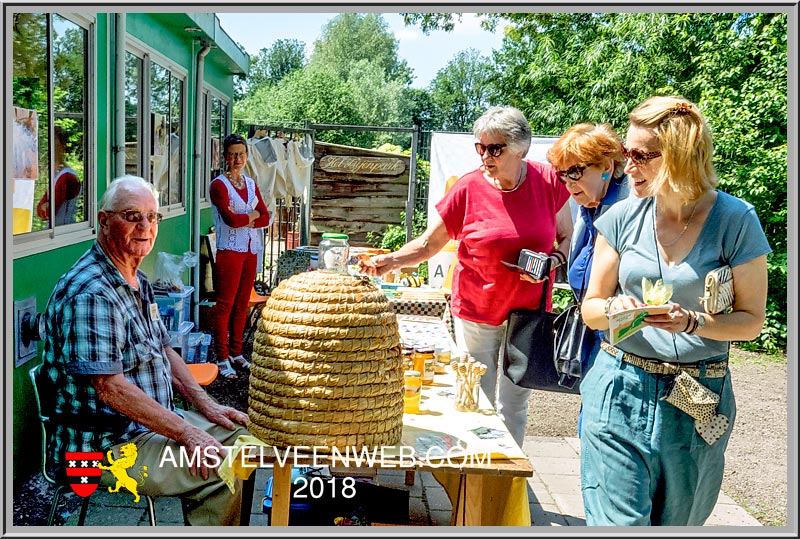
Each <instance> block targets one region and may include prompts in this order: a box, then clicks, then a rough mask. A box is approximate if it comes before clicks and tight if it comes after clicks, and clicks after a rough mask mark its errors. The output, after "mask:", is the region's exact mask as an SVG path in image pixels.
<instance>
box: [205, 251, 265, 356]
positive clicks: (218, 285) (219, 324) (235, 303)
mask: <svg viewBox="0 0 800 539" xmlns="http://www.w3.org/2000/svg"><path fill="white" fill-rule="evenodd" d="M257 258H258V257H257V255H255V254H253V253H251V252H246V253H240V252H238V251H230V250H228V249H218V250H217V257H216V261H215V264H214V276H213V279H214V292H215V294H216V301H217V302H216V304H215V305H214V307H213V308H212V309H211V315H212V316H211V332H212V335H213V337H214V353H215V354H216V357H217V361H225V360H226V359H227V358H228V357H236V356H238V355H240V354H241V353H242V337H243V335H244V326H245V324H246V322H247V304H248V303H249V301H250V292H251V291H252V290H253V283H254V282H255V280H256V266H257ZM229 335H230V339H229V338H228V337H229Z"/></svg>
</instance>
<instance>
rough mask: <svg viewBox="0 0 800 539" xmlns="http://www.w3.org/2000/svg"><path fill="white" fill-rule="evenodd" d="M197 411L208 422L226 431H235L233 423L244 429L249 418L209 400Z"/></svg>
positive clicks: (233, 409)
mask: <svg viewBox="0 0 800 539" xmlns="http://www.w3.org/2000/svg"><path fill="white" fill-rule="evenodd" d="M198 410H199V412H200V413H202V414H203V415H204V416H206V418H207V419H208V420H209V421H211V422H212V423H216V424H217V425H219V426H221V427H225V428H226V429H228V430H233V429H235V428H236V425H235V423H238V424H239V425H242V426H243V427H246V426H247V423H248V422H249V421H250V418H249V417H247V414H245V413H243V412H240V411H239V410H236V409H235V408H231V407H230V406H223V405H221V404H219V403H217V402H214V401H213V400H211V399H209V400H208V402H207V403H206V404H205V406H203V407H202V408H200V409H198Z"/></svg>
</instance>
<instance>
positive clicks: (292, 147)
mask: <svg viewBox="0 0 800 539" xmlns="http://www.w3.org/2000/svg"><path fill="white" fill-rule="evenodd" d="M302 146H303V143H302V142H300V141H299V140H291V141H289V144H288V145H287V150H288V154H289V155H288V159H287V161H286V163H287V175H286V179H287V182H286V189H287V194H288V195H291V196H295V197H301V196H303V192H304V191H305V189H306V187H308V186H310V185H311V175H310V167H311V166H312V165H313V164H314V156H313V155H312V156H311V158H310V159H309V158H308V157H306V156H305V155H303V148H302Z"/></svg>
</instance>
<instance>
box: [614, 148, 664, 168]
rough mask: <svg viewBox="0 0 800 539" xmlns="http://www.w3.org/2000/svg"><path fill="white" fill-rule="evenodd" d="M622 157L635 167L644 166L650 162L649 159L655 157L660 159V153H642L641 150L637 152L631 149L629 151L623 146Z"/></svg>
mask: <svg viewBox="0 0 800 539" xmlns="http://www.w3.org/2000/svg"><path fill="white" fill-rule="evenodd" d="M622 156H623V157H624V158H625V159H630V160H631V161H633V164H634V165H636V166H637V167H641V166H644V165H646V164H647V163H648V161H650V160H651V159H655V158H656V157H661V152H643V151H642V150H638V149H636V148H631V149H630V150H629V149H628V148H626V147H625V146H623V147H622Z"/></svg>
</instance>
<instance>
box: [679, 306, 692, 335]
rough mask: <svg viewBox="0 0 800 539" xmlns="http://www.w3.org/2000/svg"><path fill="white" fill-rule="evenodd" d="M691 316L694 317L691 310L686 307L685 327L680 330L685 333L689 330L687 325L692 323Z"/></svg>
mask: <svg viewBox="0 0 800 539" xmlns="http://www.w3.org/2000/svg"><path fill="white" fill-rule="evenodd" d="M692 318H694V317H693V316H692V311H690V310H689V309H686V327H684V328H683V329H682V330H681V331H683V332H684V333H686V332H687V331H688V330H689V326H691V325H692Z"/></svg>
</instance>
